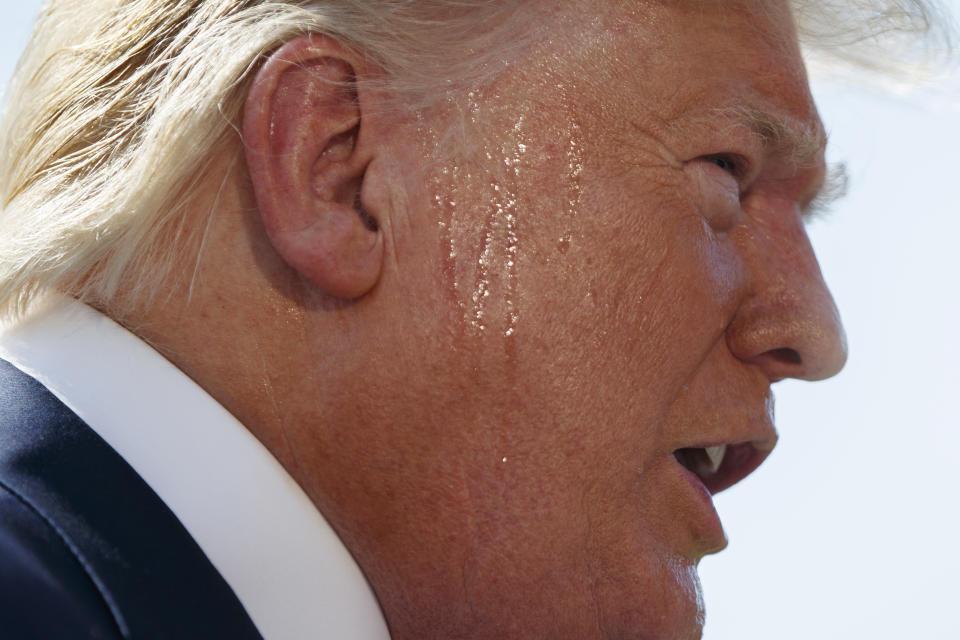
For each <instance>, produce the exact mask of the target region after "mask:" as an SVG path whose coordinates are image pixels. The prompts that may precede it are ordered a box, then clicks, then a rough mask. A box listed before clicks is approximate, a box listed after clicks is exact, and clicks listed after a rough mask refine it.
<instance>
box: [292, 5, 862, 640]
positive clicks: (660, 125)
mask: <svg viewBox="0 0 960 640" xmlns="http://www.w3.org/2000/svg"><path fill="white" fill-rule="evenodd" d="M590 4H591V7H590V9H589V10H586V9H584V7H583V6H581V5H580V4H577V5H576V8H572V7H573V3H571V4H570V6H569V7H567V8H566V9H557V10H556V11H555V13H553V14H551V15H550V16H549V18H548V19H546V20H547V21H546V23H545V24H544V25H543V27H542V28H545V29H551V30H552V31H551V33H552V35H551V36H550V37H549V38H547V39H546V40H545V41H544V42H543V43H541V44H540V45H538V46H537V47H536V50H535V52H534V53H533V54H531V56H529V57H527V58H524V59H523V60H522V61H521V62H519V63H517V64H516V65H514V66H513V67H511V68H510V69H509V70H508V71H507V72H506V73H505V74H504V75H503V77H501V78H499V79H498V80H497V81H496V82H495V83H494V84H493V86H491V87H487V88H484V89H482V90H477V91H474V92H470V93H469V94H465V95H463V96H462V100H461V102H460V103H458V104H457V105H456V109H454V110H457V109H463V110H464V112H465V113H466V114H467V121H468V122H467V123H466V125H467V126H466V129H467V131H468V138H469V139H470V144H467V145H466V149H465V150H464V152H463V153H459V154H451V156H450V157H445V158H443V159H437V160H436V161H433V162H430V161H428V162H426V163H425V162H424V158H425V157H427V158H432V157H434V156H432V148H433V145H434V144H435V143H436V142H437V140H438V139H439V138H440V137H442V135H443V131H444V127H445V126H446V125H449V124H450V122H451V120H450V119H449V115H450V114H449V113H446V112H445V111H444V110H443V109H441V110H440V111H439V112H437V113H433V115H432V116H431V117H432V118H436V121H431V120H427V121H426V122H424V121H413V120H412V119H411V120H410V121H407V122H402V123H400V124H398V129H397V130H396V131H395V132H394V133H395V139H403V140H405V143H404V144H397V145H396V147H395V148H393V149H392V150H391V151H390V155H391V157H392V158H393V163H394V165H395V166H396V167H399V169H396V170H395V173H396V177H395V182H396V185H397V189H396V190H397V194H398V195H397V198H396V200H397V202H396V203H394V204H395V205H396V207H397V208H398V209H400V210H403V211H407V212H409V214H408V215H406V216H399V217H397V218H395V219H394V220H393V221H392V223H391V224H392V227H391V228H389V229H385V230H384V233H388V234H389V235H390V238H391V241H390V242H389V243H388V245H387V246H388V255H387V257H386V262H387V264H388V265H389V267H388V268H387V269H385V271H384V275H383V281H382V282H381V283H380V285H379V286H378V288H377V289H376V290H375V291H374V292H372V293H371V294H370V295H371V297H373V298H378V302H379V303H381V304H390V305H393V307H394V309H395V313H393V314H391V315H389V316H387V315H383V316H381V317H380V319H379V320H377V321H376V322H378V323H379V324H376V325H375V326H374V327H373V329H374V330H373V331H370V332H364V341H363V342H361V341H360V340H359V338H358V341H357V343H356V344H353V345H351V344H349V340H348V341H347V343H346V344H345V346H344V347H343V349H342V351H343V353H344V357H343V358H342V360H337V361H331V360H329V359H328V360H326V361H324V362H323V363H319V364H318V371H319V372H320V373H318V377H319V379H320V380H321V382H322V386H323V394H324V397H325V398H339V400H338V401H334V403H333V404H334V405H335V406H334V408H333V410H332V411H328V412H327V413H326V415H325V419H326V420H329V422H330V424H337V423H342V424H352V425H354V426H353V427H352V428H351V429H350V430H343V431H341V432H335V433H333V435H329V436H326V437H327V438H335V443H332V442H330V441H328V440H317V439H316V438H313V439H311V438H309V437H306V436H304V437H303V438H302V440H301V441H297V442H294V443H293V444H294V448H295V449H296V450H297V451H298V452H299V453H298V459H299V460H300V461H301V462H302V463H303V464H309V465H315V466H316V468H317V469H318V472H317V478H316V485H315V486H313V487H307V489H308V492H309V493H310V494H311V495H312V496H314V498H315V500H317V501H318V502H319V503H320V504H321V507H322V509H323V511H324V513H325V514H326V515H327V516H328V517H329V518H330V519H331V521H332V522H333V523H334V525H335V527H336V528H337V529H338V532H339V533H340V534H341V536H342V537H343V538H344V540H345V541H346V542H347V543H348V547H349V548H350V549H351V550H352V551H353V552H354V554H355V556H356V558H357V560H358V562H359V563H360V565H361V567H362V568H363V570H364V571H365V572H366V574H367V575H368V577H369V578H370V580H371V584H373V586H374V588H375V590H376V591H377V595H378V597H379V599H380V601H381V604H383V606H384V609H385V610H386V611H388V612H397V611H401V612H402V611H406V612H408V614H407V618H406V619H405V618H404V614H402V613H400V614H395V615H393V616H392V617H391V616H388V618H389V619H390V624H391V626H392V627H393V628H395V629H401V628H402V629H406V630H412V631H413V632H416V631H417V629H419V630H420V632H422V634H424V635H426V634H427V633H429V634H432V635H433V636H435V637H460V635H458V634H464V633H465V634H466V635H467V636H470V633H471V630H478V629H485V630H487V631H488V632H489V631H490V630H493V631H494V633H492V634H490V635H489V637H494V636H497V637H524V638H532V637H544V638H559V637H564V638H588V637H601V636H602V637H615V638H657V639H658V640H666V639H673V638H685V639H686V638H696V637H699V636H698V634H699V631H700V628H701V626H702V624H703V615H704V614H703V608H702V599H701V597H700V593H699V583H698V578H697V574H696V567H697V563H698V562H699V560H700V559H701V558H702V557H703V556H704V555H706V554H709V553H714V552H717V551H719V550H721V549H722V548H723V547H724V546H725V544H726V540H725V536H724V533H723V530H722V527H721V525H720V522H719V520H718V517H717V515H716V513H715V511H714V509H713V507H712V504H711V501H710V493H711V492H716V491H718V490H721V489H723V488H725V487H727V486H729V485H730V484H733V483H734V482H736V481H738V480H740V479H741V478H742V477H743V476H745V475H746V474H747V473H749V472H750V471H752V470H753V469H754V468H755V467H756V466H757V465H758V464H760V462H761V461H762V460H763V459H764V458H765V457H766V455H767V454H768V453H769V452H770V450H771V449H772V448H773V445H774V442H775V441H776V437H777V436H776V433H775V430H774V427H773V421H772V403H773V401H772V395H771V391H770V385H771V383H773V382H776V381H777V380H780V379H782V378H785V377H799V378H804V379H816V378H821V377H826V376H829V375H832V374H833V373H835V372H836V371H837V370H838V369H839V368H840V367H841V366H842V364H843V360H844V357H845V347H844V344H843V336H842V330H841V327H840V324H839V320H838V317H837V314H836V310H835V308H834V306H833V302H832V300H831V298H830V295H829V293H828V292H827V290H826V288H825V286H824V284H823V281H822V279H821V276H820V272H819V268H818V266H817V263H816V260H815V258H814V256H813V254H812V251H811V249H810V246H809V243H808V241H807V238H806V234H805V231H804V228H803V219H802V211H803V208H804V207H805V206H806V205H808V204H809V203H810V201H811V200H812V199H813V198H814V196H815V195H816V193H817V191H818V189H819V188H820V186H821V184H822V182H823V176H824V164H823V133H822V129H821V125H820V122H819V119H818V116H817V113H816V110H815V108H814V105H813V103H812V99H811V97H810V94H809V91H808V88H807V80H806V77H805V73H804V69H803V66H802V62H801V60H800V56H799V52H798V48H797V44H796V37H795V34H794V32H793V27H792V22H791V18H790V13H789V9H788V7H787V6H786V3H785V2H775V3H773V2H766V1H764V2H759V1H751V0H744V1H738V2H696V3H690V2H653V3H622V2H606V1H600V0H597V2H592V3H590ZM445 113H446V115H444V114H445ZM359 304H361V305H362V304H366V303H364V302H360V303H359ZM371 334H372V335H375V336H376V338H375V339H373V340H370V339H369V338H368V335H371ZM359 335H360V334H359V332H358V336H359ZM318 339H319V338H318ZM351 369H356V370H358V371H359V370H367V371H375V372H376V376H375V378H370V377H367V378H364V377H362V376H343V375H341V374H343V373H344V372H349V371H350V370H351ZM324 372H327V373H324ZM334 373H336V374H337V375H334ZM294 437H296V436H294ZM334 444H335V446H333V445H334ZM724 446H726V448H725V449H724V448H723V447H724ZM708 448H709V453H708ZM334 450H335V451H336V452H337V453H336V455H332V454H331V453H330V451H334ZM711 456H712V458H711ZM717 465H719V467H717ZM532 630H535V631H532ZM414 635H415V633H414Z"/></svg>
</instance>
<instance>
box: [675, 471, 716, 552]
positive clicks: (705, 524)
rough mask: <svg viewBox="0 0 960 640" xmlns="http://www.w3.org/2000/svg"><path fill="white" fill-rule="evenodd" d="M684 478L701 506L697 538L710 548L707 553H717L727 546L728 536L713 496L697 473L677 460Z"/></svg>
mask: <svg viewBox="0 0 960 640" xmlns="http://www.w3.org/2000/svg"><path fill="white" fill-rule="evenodd" d="M677 466H678V467H680V471H681V472H682V473H683V477H684V479H685V480H686V481H687V483H688V484H689V485H690V487H691V489H693V491H694V493H696V494H697V500H696V502H697V504H698V505H699V506H700V512H701V513H700V514H699V515H700V517H697V518H695V520H694V522H695V524H696V537H697V540H698V541H699V542H701V543H703V544H705V545H706V546H707V547H708V549H707V551H706V552H705V553H716V552H717V551H720V550H721V549H723V548H724V547H726V546H727V536H726V534H725V533H724V532H723V524H722V523H721V522H720V515H719V514H718V513H717V510H716V508H715V507H714V505H713V497H712V496H711V495H710V491H709V490H708V489H707V487H706V486H705V485H704V484H703V482H702V481H701V480H700V478H699V477H698V476H697V474H695V473H693V472H692V471H690V470H689V469H687V468H686V467H684V466H683V465H682V464H680V463H679V462H677Z"/></svg>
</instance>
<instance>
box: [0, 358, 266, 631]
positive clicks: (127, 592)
mask: <svg viewBox="0 0 960 640" xmlns="http://www.w3.org/2000/svg"><path fill="white" fill-rule="evenodd" d="M0 637H2V638H4V639H6V640H26V639H28V638H29V639H33V638H37V639H44V640H47V639H57V638H64V639H71V640H72V639H82V638H98V639H99V638H110V639H114V638H137V639H140V638H151V639H154V638H175V639H177V640H180V639H187V638H204V639H212V638H229V639H230V640H234V639H236V640H246V639H260V640H262V638H261V636H260V634H259V633H258V632H257V629H256V627H255V626H254V625H253V622H251V620H250V618H249V616H248V615H247V613H246V611H244V609H243V607H242V605H241V604H240V602H239V600H237V598H236V596H235V595H234V593H233V591H232V590H231V589H230V587H229V586H228V585H227V583H226V582H225V581H224V579H223V578H222V577H221V576H220V574H219V573H218V572H217V570H216V569H215V568H214V567H213V565H212V564H211V563H210V561H209V560H208V559H207V557H206V556H205V555H204V554H203V552H202V551H201V550H200V547H198V546H197V544H196V542H194V540H193V539H192V538H191V537H190V535H189V534H188V533H187V531H186V529H184V528H183V525H181V524H180V522H179V521H178V520H177V518H176V517H175V516H174V515H173V513H172V512H171V511H170V509H169V508H167V506H166V505H165V504H164V503H163V502H162V501H161V500H160V498H159V497H157V495H156V494H155V493H154V492H153V491H152V490H151V489H150V487H148V486H147V484H146V483H145V482H144V481H143V480H142V479H141V478H140V477H139V476H138V475H137V474H136V472H134V470H133V469H132V468H131V467H130V466H129V465H128V464H127V463H126V462H125V461H124V460H123V459H122V458H121V457H120V456H119V455H118V454H117V453H116V452H115V451H114V450H113V449H111V448H110V446H109V445H107V443H106V442H104V441H103V440H102V439H101V438H100V437H99V436H98V435H97V434H96V433H95V432H94V431H93V430H92V429H90V428H89V427H88V426H87V425H86V424H84V423H83V421H82V420H80V418H78V417H77V416H76V415H75V414H74V413H73V412H71V411H70V410H69V409H68V408H67V407H66V406H65V405H63V403H61V402H60V401H59V400H57V399H56V398H55V397H54V396H53V395H52V394H51V393H50V392H49V391H48V390H47V389H46V388H44V387H43V386H42V385H41V384H40V383H39V382H37V381H36V380H34V379H33V378H31V377H29V376H27V375H25V374H24V373H22V372H20V371H19V370H17V369H16V368H15V367H13V366H11V365H10V364H9V363H7V362H5V361H3V360H0Z"/></svg>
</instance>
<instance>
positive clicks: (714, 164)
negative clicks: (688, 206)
mask: <svg viewBox="0 0 960 640" xmlns="http://www.w3.org/2000/svg"><path fill="white" fill-rule="evenodd" d="M688 170H689V175H690V176H691V178H692V179H693V183H692V185H693V189H694V191H693V193H694V194H695V196H694V197H695V198H696V202H697V206H698V208H699V210H700V212H701V215H703V217H704V218H705V219H706V221H707V223H708V224H709V225H710V226H711V227H712V228H713V229H715V230H717V231H728V230H730V229H732V228H733V227H734V226H735V225H736V223H737V220H739V218H740V198H741V196H742V194H743V190H744V178H745V177H746V175H747V171H746V161H745V160H744V159H743V158H742V157H740V156H737V155H735V154H731V153H714V154H709V155H703V156H698V157H697V158H695V160H694V161H693V162H691V163H689V164H688Z"/></svg>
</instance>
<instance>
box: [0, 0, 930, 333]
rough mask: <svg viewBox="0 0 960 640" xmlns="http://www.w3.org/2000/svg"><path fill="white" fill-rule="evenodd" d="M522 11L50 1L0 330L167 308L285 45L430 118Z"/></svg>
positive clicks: (21, 123) (33, 61)
mask: <svg viewBox="0 0 960 640" xmlns="http://www.w3.org/2000/svg"><path fill="white" fill-rule="evenodd" d="M523 4H525V3H524V2H518V1H515V0H327V1H305V0H303V1H296V0H288V1H281V0H51V1H49V2H48V3H47V5H46V6H45V8H44V9H43V11H42V13H41V16H40V18H39V20H38V22H37V25H36V27H35V32H34V35H33V39H32V41H31V44H30V46H29V48H28V49H27V51H26V53H25V54H24V57H23V58H22V60H21V61H20V65H19V67H18V71H17V73H16V75H15V76H14V78H13V80H12V82H11V84H10V88H9V95H10V96H11V100H10V102H9V104H8V105H7V107H6V110H5V114H4V117H3V121H2V127H0V132H2V133H0V205H2V207H3V209H2V213H0V315H6V314H11V313H17V312H19V311H22V310H23V309H24V308H25V306H26V305H27V304H28V302H29V301H30V300H31V299H32V298H33V297H34V296H35V295H36V294H37V293H38V292H41V291H45V290H61V291H68V292H70V293H71V294H73V295H75V296H77V297H79V298H81V299H88V300H101V301H102V300H111V299H113V298H114V296H115V295H116V294H117V292H118V290H119V289H120V288H121V287H122V286H131V285H132V286H134V287H135V288H137V289H138V290H142V291H145V292H154V293H155V292H157V291H159V290H160V289H161V288H162V287H163V286H164V284H165V283H167V279H168V276H169V275H170V274H171V273H172V272H173V270H174V267H175V266H176V265H177V263H178V261H181V262H182V260H183V257H182V256H184V255H190V252H193V253H194V256H195V254H196V252H197V251H199V246H200V238H201V237H202V234H203V229H197V228H196V226H197V225H196V224H195V223H189V222H188V217H187V216H186V215H184V211H183V209H184V207H185V203H186V202H187V200H188V196H189V194H190V193H191V192H192V190H193V188H194V187H196V186H197V185H196V183H197V180H198V177H199V176H200V175H202V173H203V169H204V167H205V162H208V161H209V160H210V158H211V157H212V155H213V150H215V149H218V148H221V147H222V146H223V145H225V144H226V143H227V142H228V141H229V140H237V133H236V131H235V130H234V127H235V123H236V122H237V120H238V116H239V113H240V110H241V108H242V103H243V99H244V95H245V86H246V81H247V80H248V78H249V77H250V76H251V72H252V71H253V70H254V69H255V68H256V66H257V65H258V63H259V62H260V61H261V60H262V59H263V58H264V57H265V55H266V54H268V53H269V52H270V51H271V50H273V49H275V48H277V47H278V46H279V45H281V44H282V43H284V42H286V41H289V40H290V39H292V38H294V37H296V36H299V35H301V34H305V33H319V34H329V35H332V36H334V37H336V38H337V39H339V40H341V41H343V42H345V43H348V44H351V45H352V46H354V47H355V48H356V49H357V50H358V51H360V52H362V53H363V54H364V55H365V56H368V57H369V58H370V59H372V60H373V61H374V62H376V63H377V64H378V65H379V66H380V67H382V68H383V70H384V71H385V76H386V77H387V78H388V81H389V82H390V83H391V87H392V88H393V89H394V90H395V92H396V93H397V94H398V95H401V96H404V99H405V100H407V101H408V102H409V103H410V104H411V105H413V106H424V105H425V104H426V103H428V102H429V100H430V99H431V97H432V96H438V95H442V93H443V91H442V90H444V89H447V88H449V87H451V86H452V85H451V83H450V79H453V78H456V79H458V80H459V83H458V84H459V85H461V86H462V85H464V84H477V83H480V84H482V83H483V82H485V81H487V80H488V79H489V78H490V77H493V75H495V74H496V72H497V70H498V69H499V68H501V67H502V66H503V64H505V63H506V61H507V60H509V58H510V56H511V55H513V53H515V52H517V51H519V50H520V49H521V48H522V45H523V44H524V42H523V38H522V37H521V34H523V33H524V30H523V27H524V26H528V25H525V24H524V23H523V22H522V21H519V20H518V19H516V17H515V16H513V15H512V13H514V12H515V10H516V8H517V7H518V6H520V5H523ZM796 4H797V5H798V7H801V8H802V10H798V15H800V16H801V17H804V16H807V18H805V20H806V21H805V22H802V23H801V30H803V29H804V28H805V25H808V24H809V23H815V22H816V20H814V19H812V18H810V16H817V15H821V14H817V13H815V12H813V13H811V12H810V10H809V7H810V6H816V5H819V4H822V3H818V2H797V3H796ZM863 4H864V5H866V4H869V6H871V7H873V8H874V13H873V15H876V16H884V15H886V19H885V20H884V21H883V23H882V24H883V25H885V26H884V27H883V28H888V29H889V28H893V29H896V30H898V31H903V30H905V29H906V30H908V31H923V30H925V29H926V28H927V27H928V26H929V13H928V10H927V9H926V5H925V4H924V3H922V2H921V1H920V0H912V1H909V2H907V1H898V0H886V1H884V2H879V0H878V1H876V2H869V3H863ZM845 6H846V5H845ZM831 24H832V23H831ZM891 25H892V27H891ZM814 26H816V25H814ZM511 29H512V31H511ZM526 31H530V30H529V29H527V30H526ZM493 44H498V45H500V46H493ZM503 45H507V46H503Z"/></svg>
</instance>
